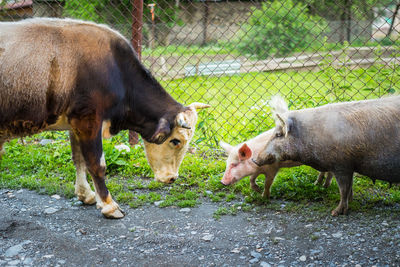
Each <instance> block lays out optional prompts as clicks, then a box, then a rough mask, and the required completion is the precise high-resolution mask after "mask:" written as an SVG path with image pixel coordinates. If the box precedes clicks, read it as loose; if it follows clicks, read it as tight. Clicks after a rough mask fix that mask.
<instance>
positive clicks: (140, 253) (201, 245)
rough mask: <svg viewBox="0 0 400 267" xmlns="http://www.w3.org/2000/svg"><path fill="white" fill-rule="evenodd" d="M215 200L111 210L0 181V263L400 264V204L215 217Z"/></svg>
mask: <svg viewBox="0 0 400 267" xmlns="http://www.w3.org/2000/svg"><path fill="white" fill-rule="evenodd" d="M274 201H275V202H277V201H276V200H274ZM283 205H285V203H284V202H282V206H283ZM217 208H218V204H216V203H211V202H208V201H206V200H204V201H203V203H202V204H201V205H200V206H199V207H196V208H190V209H189V208H185V209H180V208H176V207H169V208H158V207H156V206H154V205H152V206H146V207H144V208H141V209H130V208H129V207H124V209H125V211H126V212H127V215H126V217H125V218H123V219H121V220H109V219H105V218H103V217H102V215H101V213H100V211H98V210H96V208H95V207H94V206H82V205H80V204H79V202H77V201H76V200H68V199H64V198H59V197H58V196H53V197H50V196H46V195H38V194H37V193H34V192H31V191H28V190H18V191H12V190H0V266H400V249H399V248H400V220H399V219H400V206H395V207H391V208H383V207H375V208H373V209H371V211H370V212H368V213H360V212H351V213H350V215H349V216H340V217H331V216H330V215H329V211H328V209H327V210H326V212H323V213H321V212H319V211H313V210H312V208H307V209H302V210H301V211H300V212H301V213H300V212H284V211H279V210H278V211H277V210H271V209H267V208H264V207H261V208H258V209H257V210H254V211H250V212H239V213H238V214H237V215H236V216H231V215H229V216H222V217H221V218H220V219H219V220H215V219H214V218H213V213H214V212H215V211H216V210H217Z"/></svg>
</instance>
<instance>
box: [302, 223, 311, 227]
mask: <svg viewBox="0 0 400 267" xmlns="http://www.w3.org/2000/svg"><path fill="white" fill-rule="evenodd" d="M304 227H305V228H310V227H312V223H310V224H307V225H305V226H304Z"/></svg>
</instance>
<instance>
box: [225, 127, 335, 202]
mask: <svg viewBox="0 0 400 267" xmlns="http://www.w3.org/2000/svg"><path fill="white" fill-rule="evenodd" d="M272 134H273V129H272V130H269V131H266V132H264V133H262V134H260V135H258V136H256V137H254V138H252V139H250V140H248V141H246V142H244V143H241V144H239V145H237V146H231V145H229V144H227V143H225V142H222V141H221V142H220V145H221V147H222V148H223V149H224V150H225V151H226V153H227V154H228V159H227V160H226V170H225V173H224V177H223V178H222V180H221V183H222V184H224V185H230V184H234V183H236V182H237V181H239V180H240V179H242V178H243V177H246V176H249V175H250V186H251V188H252V189H253V190H254V191H257V192H260V193H261V189H260V187H259V186H258V185H257V184H256V179H257V177H258V175H260V174H264V176H265V183H264V191H263V193H262V197H263V198H269V197H270V187H271V185H272V182H273V181H274V178H275V176H276V174H277V173H278V171H279V169H280V168H288V167H295V166H300V165H301V163H298V162H294V161H282V162H276V163H273V164H270V165H263V166H257V165H256V164H255V163H254V162H253V161H252V160H251V158H252V157H253V158H254V157H256V156H257V155H258V153H259V152H260V150H261V149H263V148H264V146H265V144H266V143H267V141H268V140H269V139H270V138H271V137H272ZM324 178H325V173H324V172H321V173H320V174H319V176H318V179H317V180H316V181H315V183H314V184H321V183H322V182H323V179H324ZM331 182H332V174H331V173H328V175H327V178H326V180H325V183H324V187H328V186H329V185H330V184H331Z"/></svg>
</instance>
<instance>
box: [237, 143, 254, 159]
mask: <svg viewBox="0 0 400 267" xmlns="http://www.w3.org/2000/svg"><path fill="white" fill-rule="evenodd" d="M238 153H239V160H248V159H249V158H251V155H252V154H253V153H252V152H251V149H250V147H249V146H248V145H247V144H246V143H244V144H243V145H242V147H241V148H240V149H239V151H238Z"/></svg>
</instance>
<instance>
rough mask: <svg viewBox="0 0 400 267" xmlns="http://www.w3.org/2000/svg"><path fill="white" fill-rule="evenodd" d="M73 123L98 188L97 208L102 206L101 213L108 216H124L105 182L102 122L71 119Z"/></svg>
mask: <svg viewBox="0 0 400 267" xmlns="http://www.w3.org/2000/svg"><path fill="white" fill-rule="evenodd" d="M71 125H72V127H73V129H74V134H75V135H76V136H77V139H78V141H79V146H80V148H81V152H82V155H83V158H84V159H85V162H86V167H87V170H88V171H89V174H90V175H91V176H92V180H93V184H94V187H95V190H96V201H97V208H100V209H101V213H103V215H104V216H106V217H108V218H122V217H124V214H123V212H122V210H121V209H120V208H119V206H118V204H117V203H116V202H115V201H114V200H113V199H112V197H111V194H110V193H109V191H108V189H107V186H106V183H105V172H106V163H105V160H104V154H103V147H102V140H101V124H97V123H94V122H93V120H89V121H72V120H71ZM87 125H89V127H88V126H87Z"/></svg>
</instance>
